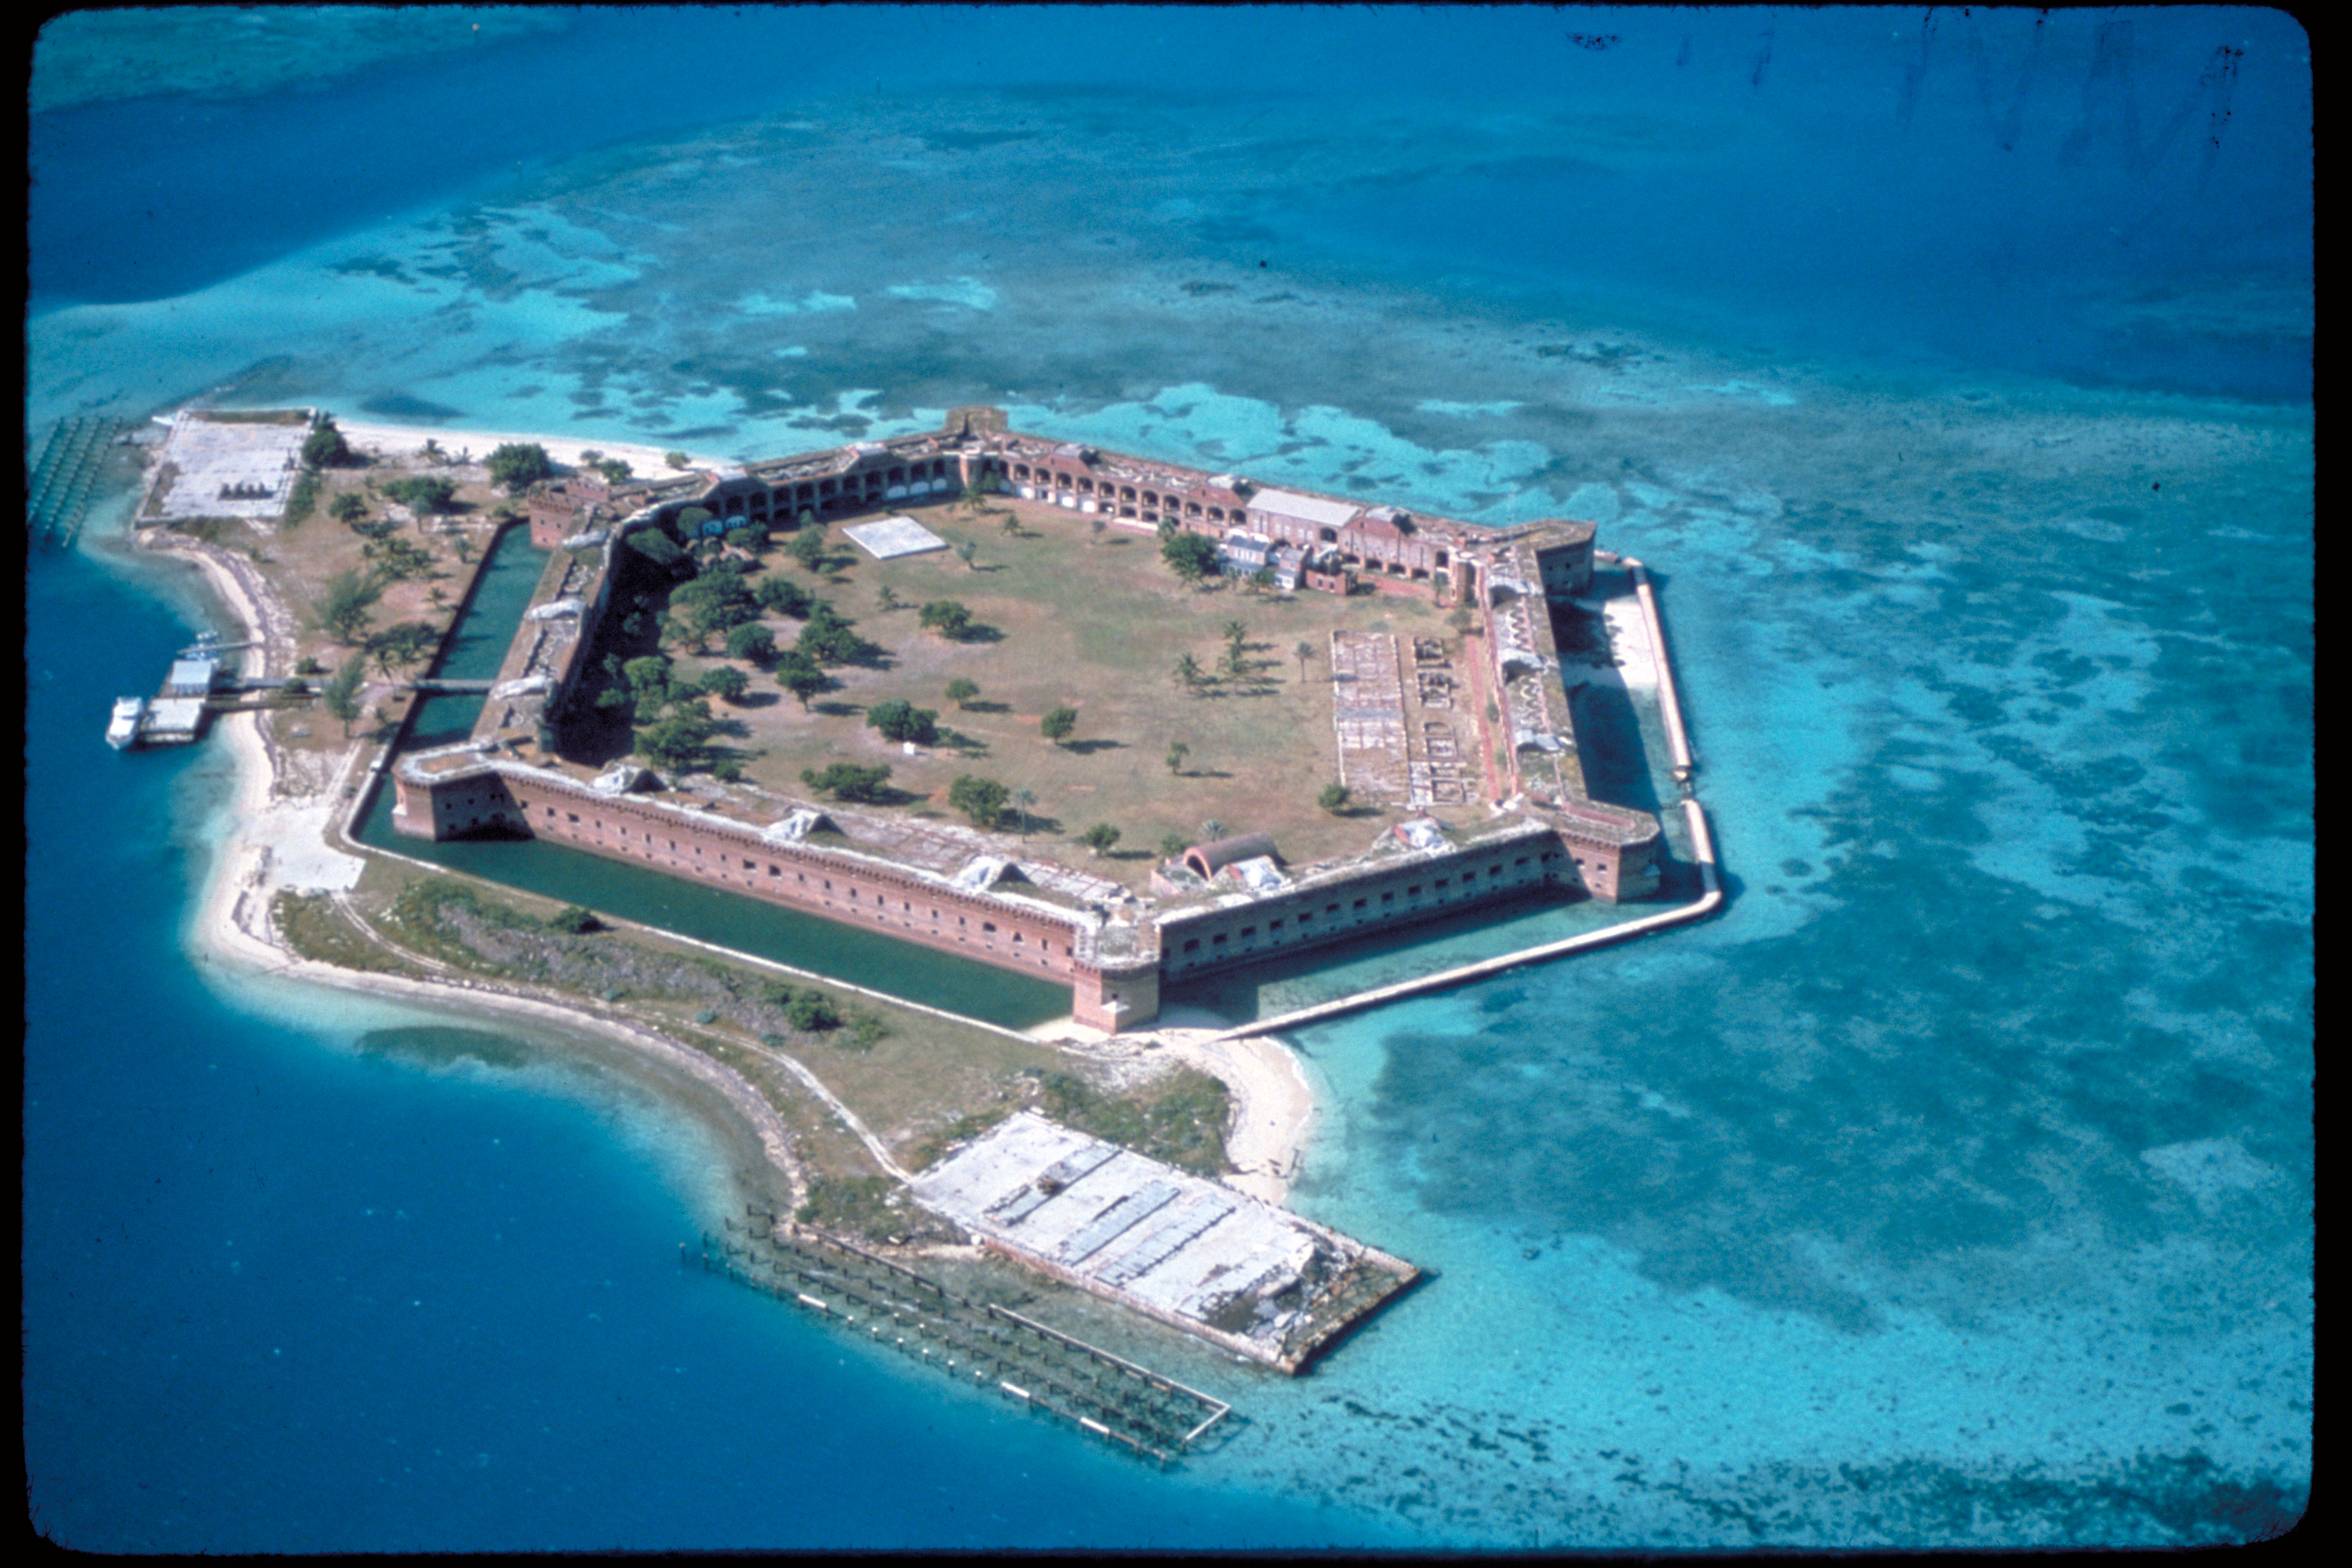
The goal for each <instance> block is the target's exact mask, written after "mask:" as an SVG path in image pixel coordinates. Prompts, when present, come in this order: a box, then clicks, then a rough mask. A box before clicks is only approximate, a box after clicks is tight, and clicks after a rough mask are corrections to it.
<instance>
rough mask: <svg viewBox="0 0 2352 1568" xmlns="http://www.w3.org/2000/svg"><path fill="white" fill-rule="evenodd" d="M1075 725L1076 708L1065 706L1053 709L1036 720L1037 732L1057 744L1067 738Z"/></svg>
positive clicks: (1076, 724)
mask: <svg viewBox="0 0 2352 1568" xmlns="http://www.w3.org/2000/svg"><path fill="white" fill-rule="evenodd" d="M1077 727H1078V710H1076V709H1075V708H1071V707H1067V706H1065V707H1061V708H1055V709H1053V710H1049V711H1048V712H1047V713H1046V714H1045V717H1044V718H1042V719H1040V720H1038V721H1037V732H1038V733H1039V734H1041V735H1043V736H1045V739H1047V740H1049V741H1051V742H1054V744H1055V745H1057V746H1058V745H1060V744H1061V743H1062V742H1064V741H1066V740H1068V739H1069V738H1070V731H1073V730H1076V728H1077Z"/></svg>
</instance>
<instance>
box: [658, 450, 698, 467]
mask: <svg viewBox="0 0 2352 1568" xmlns="http://www.w3.org/2000/svg"><path fill="white" fill-rule="evenodd" d="M662 461H663V462H665V463H667V464H668V465H669V466H670V467H671V468H685V467H686V466H687V465H688V463H691V462H692V461H694V459H693V458H689V457H688V456H687V455H686V454H685V453H684V452H664V453H663V454H662Z"/></svg>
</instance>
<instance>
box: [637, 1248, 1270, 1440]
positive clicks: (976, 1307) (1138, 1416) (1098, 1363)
mask: <svg viewBox="0 0 2352 1568" xmlns="http://www.w3.org/2000/svg"><path fill="white" fill-rule="evenodd" d="M751 1216H752V1218H753V1219H754V1220H757V1221H761V1222H763V1223H761V1224H756V1225H746V1226H736V1225H735V1224H734V1223H733V1222H732V1221H729V1222H727V1230H726V1234H725V1235H723V1236H711V1235H709V1234H705V1235H704V1237H702V1244H701V1250H700V1253H699V1257H698V1260H699V1262H700V1263H701V1265H702V1267H703V1268H706V1269H709V1270H710V1271H712V1272H714V1273H720V1274H724V1275H726V1276H727V1277H728V1278H730V1279H734V1280H737V1281H738V1282H740V1283H741V1284H745V1285H749V1286H751V1288H752V1289H756V1290H763V1291H766V1292H767V1293H768V1294H770V1295H772V1296H774V1297H776V1298H777V1299H778V1300H783V1301H789V1302H791V1303H793V1305H796V1306H798V1307H800V1308H802V1309H803V1310H806V1311H809V1312H812V1313H814V1314H816V1315H818V1316H820V1317H823V1318H824V1319H826V1320H827V1321H831V1322H833V1323H835V1324H837V1325H838V1326H840V1327H841V1328H843V1329H845V1330H846V1331H850V1332H853V1333H858V1334H861V1335H863V1336H864V1337H865V1338H866V1339H869V1340H871V1341H873V1342H876V1343H877V1344H881V1345H886V1346H887V1347H889V1348H890V1349H892V1350H895V1351H897V1352H899V1353H900V1354H902V1355H905V1356H906V1357H908V1359H909V1360H911V1361H915V1362H918V1363H921V1364H923V1365H925V1366H929V1367H931V1368H933V1369H934V1370H936V1371H938V1372H939V1373H941V1374H943V1375H945V1376H948V1377H952V1378H955V1379H958V1380H959V1381H961V1382H964V1383H967V1384H971V1386H973V1387H975V1388H982V1389H993V1390H994V1391H995V1392H996V1393H998V1394H1002V1395H1003V1396H1004V1397H1005V1398H1007V1399H1011V1400H1013V1401H1016V1402H1017V1403H1019V1404H1020V1405H1023V1406H1024V1408H1026V1409H1028V1410H1032V1411H1034V1412H1037V1413H1039V1414H1041V1415H1049V1416H1053V1417H1055V1418H1057V1419H1060V1420H1063V1421H1066V1422H1068V1423H1069V1424H1070V1425H1072V1426H1076V1427H1078V1428H1080V1429H1081V1430H1084V1431H1087V1432H1091V1433H1093V1434H1094V1435H1095V1436H1098V1437H1100V1438H1102V1439H1103V1440H1104V1441H1106V1442H1108V1443H1113V1444H1116V1445H1118V1446H1119V1447H1124V1448H1126V1449H1127V1450H1129V1452H1131V1453H1133V1454H1135V1455H1137V1456H1138V1457H1139V1458H1148V1459H1153V1460H1157V1461H1158V1462H1160V1463H1161V1464H1165V1463H1167V1462H1168V1461H1169V1460H1170V1459H1171V1458H1176V1457H1178V1456H1180V1455H1181V1454H1182V1453H1184V1452H1185V1451H1186V1450H1187V1449H1189V1448H1190V1447H1192V1445H1193V1444H1194V1443H1197V1442H1198V1441H1200V1439H1201V1438H1202V1436H1203V1435H1204V1434H1206V1433H1207V1432H1208V1431H1209V1430H1210V1429H1211V1428H1212V1427H1213V1426H1216V1424H1217V1423H1218V1422H1220V1421H1222V1420H1223V1419H1224V1417H1225V1416H1226V1415H1227V1414H1228V1413H1230V1411H1231V1410H1232V1408H1233V1407H1232V1406H1231V1405H1227V1404H1225V1403H1224V1402H1223V1400H1220V1399H1214V1398H1212V1397H1211V1396H1209V1395H1208V1394H1203V1393H1202V1392H1201V1391H1200V1390H1199V1389H1196V1388H1188V1387H1186V1386H1185V1385H1184V1384H1181V1383H1178V1382H1177V1381H1175V1380H1174V1379H1173V1378H1169V1377H1162V1376H1161V1375H1160V1374H1159V1373H1155V1372H1152V1371H1150V1369H1148V1368H1145V1367H1141V1366H1138V1365H1137V1364H1136V1363H1133V1362H1130V1361H1127V1360H1125V1359H1123V1358H1121V1357H1119V1356H1116V1355H1113V1354H1112V1353H1111V1352H1108V1351H1106V1350H1101V1349H1098V1348H1097V1347H1096V1346H1093V1345H1090V1344H1087V1343H1086V1342H1084V1341H1082V1340H1077V1339H1073V1338H1072V1337H1071V1336H1069V1335H1067V1334H1065V1333H1062V1332H1059V1331H1056V1330H1054V1329H1050V1328H1047V1327H1046V1326H1045V1324H1043V1323H1040V1322H1036V1321H1033V1320H1031V1319H1029V1318H1025V1317H1024V1316H1022V1315H1021V1314H1020V1313H1019V1312H1016V1311H1014V1310H1012V1309H1011V1308H1009V1307H1006V1306H1003V1305H1001V1304H999V1303H997V1302H993V1301H974V1300H971V1299H970V1298H969V1297H965V1296H961V1295H958V1294H956V1293H955V1292H952V1291H950V1290H949V1289H946V1288H945V1287H943V1286H941V1285H940V1284H938V1283H936V1282H935V1281H932V1280H930V1279H925V1278H924V1277H923V1276H922V1275H920V1274H918V1273H916V1272H915V1271H914V1270H913V1269H911V1268H904V1267H902V1266H901V1265H899V1264H897V1263H893V1262H891V1261H890V1260H889V1259H888V1258H877V1257H876V1256H875V1255H874V1254H872V1253H870V1252H867V1251H866V1250H864V1249H863V1248H861V1247H853V1246H851V1245H849V1244H848V1243H845V1242H842V1241H839V1240H835V1239H833V1238H831V1237H820V1236H816V1235H814V1234H813V1233H810V1232H806V1231H791V1230H787V1229H785V1228H784V1227H783V1226H781V1225H780V1224H779V1223H778V1222H777V1220H776V1216H774V1215H768V1214H763V1213H761V1211H760V1210H757V1209H753V1210H751ZM680 1252H681V1255H682V1256H683V1255H684V1249H683V1248H681V1249H680ZM688 1260H689V1261H692V1260H694V1259H691V1258H689V1259H688Z"/></svg>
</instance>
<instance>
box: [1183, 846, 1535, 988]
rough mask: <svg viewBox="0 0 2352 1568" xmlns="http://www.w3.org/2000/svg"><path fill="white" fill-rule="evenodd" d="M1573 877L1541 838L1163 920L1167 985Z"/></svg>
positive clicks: (1409, 861)
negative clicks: (1278, 953)
mask: <svg viewBox="0 0 2352 1568" xmlns="http://www.w3.org/2000/svg"><path fill="white" fill-rule="evenodd" d="M1573 875H1574V868H1573V867H1572V866H1571V865H1570V856H1569V852H1568V851H1567V849H1566V848H1565V847H1563V846H1562V845H1561V844H1560V842H1559V839H1558V838H1557V837H1554V836H1552V835H1550V834H1549V833H1544V832H1540V831H1536V832H1529V833H1526V834H1523V835H1517V836H1514V837H1507V838H1499V839H1493V840H1489V841H1487V842H1486V843H1484V844H1478V845H1473V846H1470V847H1466V848H1459V849H1455V850H1454V851H1453V852H1451V853H1449V854H1444V855H1415V856H1412V857H1411V858H1405V859H1401V860H1399V861H1397V862H1395V863H1393V864H1391V865H1385V866H1377V867H1371V868H1366V869H1365V870H1363V871H1361V872H1360V873H1358V874H1357V875H1355V876H1352V877H1349V878H1345V879H1334V880H1332V881H1329V882H1322V883H1318V884H1316V885H1314V886H1311V887H1304V888H1297V889H1293V890H1291V891H1289V892H1287V893H1283V894H1278V895H1276V896H1273V897H1268V898H1263V899H1254V900H1251V901H1250V902H1248V903H1246V904H1240V905H1235V906H1234V907H1231V908H1227V909H1220V910H1205V911H1202V912H1201V913H1198V914H1192V913H1190V912H1189V911H1184V912H1182V913H1181V914H1180V915H1179V916H1176V917H1171V918H1168V919H1164V920H1162V921H1161V922H1160V971H1161V973H1162V975H1163V976H1164V977H1165V978H1166V979H1169V980H1178V979H1184V980H1190V979H1192V978H1194V977H1195V976H1198V975H1202V974H1212V973H1216V972H1217V971H1218V970H1220V969H1223V968H1225V967H1228V966H1230V965H1234V964H1239V963H1248V962H1251V961H1253V960H1255V959H1259V958H1264V957H1266V956H1268V955H1269V954H1272V953H1276V952H1297V951H1299V950H1302V949H1307V948H1314V947H1320V946H1322V945H1324V944H1325V943H1327V942H1342V941H1345V940H1347V939H1349V938H1350V937H1357V936H1363V935H1366V934H1368V933H1370V932H1372V931H1381V930H1384V929H1387V928H1389V927H1392V926H1401V925H1410V924H1412V923H1413V922H1415V921H1425V920H1435V919H1438V918H1440V917H1442V916H1445V915H1453V914H1459V913H1460V912H1461V911H1462V910H1465V909H1467V908H1470V907H1471V906H1473V905H1476V904H1482V903H1486V902H1488V901H1489V900H1494V899H1497V898H1502V897H1505V896H1507V895H1509V894H1513V893H1520V892H1525V891H1528V889H1534V888H1539V887H1543V886H1545V885H1547V884H1550V883H1555V882H1561V881H1566V880H1568V879H1570V878H1571V877H1573Z"/></svg>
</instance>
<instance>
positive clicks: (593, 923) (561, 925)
mask: <svg viewBox="0 0 2352 1568" xmlns="http://www.w3.org/2000/svg"><path fill="white" fill-rule="evenodd" d="M547 929H548V930H550V931H563V932H566V933H568V934H570V935H572V936H585V935H587V934H588V933H589V932H590V931H603V930H604V921H600V920H598V919H597V918H596V917H595V916H594V915H593V913H591V912H590V911H588V910H583V909H582V908H581V907H580V906H579V905H578V904H566V905H564V906H563V908H562V909H560V910H556V911H555V912H554V913H553V914H551V915H550V916H548V917H547Z"/></svg>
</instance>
